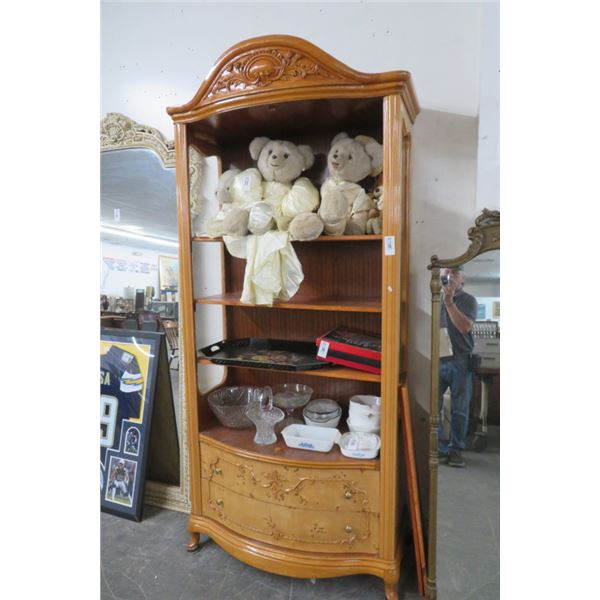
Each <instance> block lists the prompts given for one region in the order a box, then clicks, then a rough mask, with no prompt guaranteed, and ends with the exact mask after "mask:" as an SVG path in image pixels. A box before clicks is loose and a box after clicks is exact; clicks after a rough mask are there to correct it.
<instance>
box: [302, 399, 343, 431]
mask: <svg viewBox="0 0 600 600" xmlns="http://www.w3.org/2000/svg"><path fill="white" fill-rule="evenodd" d="M302 415H303V416H304V422H305V423H306V424H307V425H314V426H316V427H334V428H335V427H337V425H338V423H339V422H340V417H341V416H342V407H341V406H340V405H339V404H338V403H337V402H336V401H335V400H331V399H330V398H319V399H317V400H312V401H311V402H309V403H308V404H307V405H306V406H305V408H304V411H303V412H302Z"/></svg>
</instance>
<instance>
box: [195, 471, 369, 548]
mask: <svg viewBox="0 0 600 600" xmlns="http://www.w3.org/2000/svg"><path fill="white" fill-rule="evenodd" d="M202 512H203V514H204V515H205V516H207V517H209V518H212V519H214V520H215V521H217V522H219V523H221V524H222V525H224V526H225V527H228V528H229V529H231V530H233V531H235V532H237V533H239V534H241V535H244V536H246V537H249V538H252V539H256V540H260V541H263V542H266V543H268V544H273V545H276V546H281V547H284V548H290V549H294V550H304V551H311V552H335V553H355V552H357V553H368V554H376V553H377V552H378V535H377V533H378V525H379V523H378V515H376V514H373V513H368V512H341V511H332V512H327V511H319V510H310V509H305V508H292V507H289V506H284V505H278V504H272V503H270V502H261V501H260V500H257V499H255V498H249V497H248V496H243V495H240V494H238V493H236V492H234V491H232V490H229V489H227V488H225V487H223V486H221V485H219V484H217V483H215V482H214V481H208V480H206V479H203V480H202Z"/></svg>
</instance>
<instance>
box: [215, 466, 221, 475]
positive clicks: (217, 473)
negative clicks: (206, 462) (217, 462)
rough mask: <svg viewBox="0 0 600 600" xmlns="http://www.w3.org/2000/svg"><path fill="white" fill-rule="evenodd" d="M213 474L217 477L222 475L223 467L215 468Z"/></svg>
mask: <svg viewBox="0 0 600 600" xmlns="http://www.w3.org/2000/svg"><path fill="white" fill-rule="evenodd" d="M213 473H214V474H215V475H221V473H223V471H222V469H221V467H215V468H214V469H213Z"/></svg>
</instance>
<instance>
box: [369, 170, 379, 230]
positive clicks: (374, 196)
mask: <svg viewBox="0 0 600 600" xmlns="http://www.w3.org/2000/svg"><path fill="white" fill-rule="evenodd" d="M369 195H370V197H371V201H372V202H373V204H374V205H375V208H372V209H371V210H370V211H369V220H368V221H367V233H374V234H376V235H381V232H382V225H381V213H382V212H383V181H382V177H381V175H379V176H378V177H377V179H376V181H375V186H374V187H373V191H372V192H371V193H370V194H369Z"/></svg>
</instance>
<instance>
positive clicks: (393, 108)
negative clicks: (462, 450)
mask: <svg viewBox="0 0 600 600" xmlns="http://www.w3.org/2000/svg"><path fill="white" fill-rule="evenodd" d="M383 108H384V114H383V118H384V141H383V151H384V160H383V185H384V197H385V208H384V211H383V222H382V225H383V235H384V236H385V237H384V242H385V238H387V239H388V240H390V241H391V242H392V243H391V244H390V243H388V244H387V245H386V244H385V243H384V247H386V246H387V248H389V250H386V251H385V252H384V256H383V257H382V309H383V312H382V326H381V330H382V331H381V333H382V337H381V346H382V359H381V369H382V370H381V397H382V409H381V410H382V415H381V494H380V498H381V507H380V515H381V527H380V531H381V533H382V537H381V543H380V557H382V558H385V559H388V560H392V559H393V558H394V556H395V555H396V546H397V531H396V529H397V496H398V495H397V490H396V478H397V443H398V441H397V438H398V379H399V361H398V353H399V349H400V340H399V335H398V332H399V327H400V322H401V321H400V319H401V316H400V286H401V278H400V266H401V264H402V260H403V255H404V252H403V249H404V246H403V242H402V238H401V234H402V220H403V216H404V210H403V207H404V197H403V187H402V167H403V158H402V152H403V146H402V122H401V110H402V100H401V98H400V96H399V95H393V96H386V97H385V99H384V103H383Z"/></svg>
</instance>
